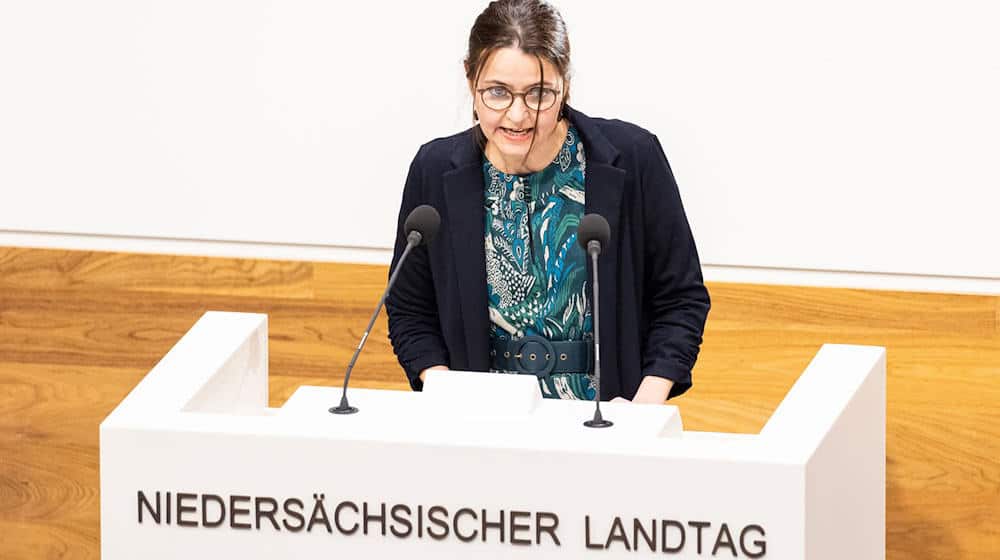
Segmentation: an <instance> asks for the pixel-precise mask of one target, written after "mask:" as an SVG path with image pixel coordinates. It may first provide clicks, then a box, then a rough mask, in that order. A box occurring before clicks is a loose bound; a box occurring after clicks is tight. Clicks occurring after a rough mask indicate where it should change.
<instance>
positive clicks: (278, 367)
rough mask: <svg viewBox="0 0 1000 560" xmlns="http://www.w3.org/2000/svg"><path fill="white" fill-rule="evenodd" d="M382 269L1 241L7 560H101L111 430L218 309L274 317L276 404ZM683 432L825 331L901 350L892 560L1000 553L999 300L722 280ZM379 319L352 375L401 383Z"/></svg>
mask: <svg viewBox="0 0 1000 560" xmlns="http://www.w3.org/2000/svg"><path fill="white" fill-rule="evenodd" d="M385 278H386V271H385V268H384V267H377V266H356V265H343V264H320V263H308V262H275V261H253V260H238V259H215V258H212V259H209V258H192V257H169V256H143V255H132V254H116V253H91V252H73V251H51V250H37V249H15V248H0V558H2V559H4V560H39V559H54V558H74V559H75V558H98V557H99V525H98V523H99V507H98V504H99V495H98V437H97V436H98V424H99V423H100V421H101V420H102V419H103V418H104V416H105V415H107V414H108V412H110V411H111V409H112V408H113V407H114V406H115V405H116V404H117V403H118V402H119V401H120V400H121V399H122V398H123V397H124V396H125V394H126V393H127V392H128V391H129V390H130V389H131V388H132V387H133V386H134V385H135V384H136V383H137V382H138V381H139V380H140V379H141V378H142V376H143V375H144V374H145V373H146V372H147V371H148V370H149V369H150V368H151V367H152V366H153V364H154V363H156V361H157V360H158V359H159V358H160V357H162V356H163V355H164V354H165V353H166V352H167V350H169V349H170V347H171V346H172V345H173V344H174V343H175V342H177V340H178V339H179V338H180V337H181V336H182V335H183V334H184V333H185V332H186V331H187V330H188V329H189V328H190V327H191V325H193V324H194V322H195V321H196V320H197V319H198V317H199V316H200V315H201V314H202V313H204V312H205V311H207V310H227V311H247V312H262V313H267V314H268V315H270V323H269V324H270V371H271V404H272V406H280V404H281V403H282V402H283V401H284V399H286V398H287V397H288V396H289V395H290V394H291V392H292V391H293V390H294V389H295V388H296V387H298V386H299V385H300V384H304V383H308V384H313V385H336V384H338V381H339V379H340V376H341V375H342V373H343V369H344V367H345V365H346V364H347V361H348V360H349V358H350V354H351V352H352V351H353V349H354V347H355V345H356V342H357V340H358V338H359V336H360V334H361V332H362V331H363V330H364V327H365V325H366V323H367V319H368V315H369V314H370V313H371V309H372V307H373V305H374V304H375V302H376V301H377V299H378V295H379V293H380V291H381V289H382V287H383V285H384V281H385ZM709 289H710V291H711V294H712V299H713V307H712V312H711V315H710V317H709V321H708V326H707V330H706V335H705V344H704V347H703V349H702V354H701V358H700V360H699V362H698V366H697V368H696V371H695V386H694V388H693V389H692V390H691V391H690V392H689V393H688V394H687V395H685V396H684V397H681V398H680V399H679V400H678V401H676V404H678V405H679V406H680V408H681V413H682V416H683V418H684V423H685V428H686V429H692V430H708V431H740V432H748V433H753V432H756V431H758V430H759V429H760V428H761V426H763V424H764V422H765V421H766V420H767V418H768V416H769V415H770V414H771V412H772V411H773V410H774V408H775V407H776V406H777V404H778V402H779V401H780V400H781V398H782V397H783V396H784V394H785V393H786V391H787V390H788V389H789V387H791V385H792V383H793V382H794V381H795V379H796V378H797V376H798V375H799V374H800V373H801V372H802V370H803V369H804V368H805V366H806V364H807V363H808V362H809V360H810V359H811V358H812V357H813V356H814V355H815V353H816V351H817V350H818V349H819V347H820V345H821V344H823V343H825V342H834V343H850V344H871V345H878V346H885V347H887V348H888V367H889V378H888V399H889V402H888V407H889V408H888V414H889V417H888V418H889V420H888V422H889V426H888V441H887V450H888V465H887V479H888V488H887V507H888V511H887V516H888V536H887V542H888V552H887V557H888V558H889V559H892V560H911V559H934V560H938V559H949V560H950V559H964V558H968V559H980V558H982V559H985V558H1000V297H989V296H958V295H933V294H914V293H898V292H880V291H867V290H844V289H820V288H796V287H774V286H753V285H737V284H712V285H710V286H709ZM385 334H386V328H385V321H384V318H383V319H382V320H381V321H380V322H379V323H378V328H377V332H376V333H375V334H374V335H373V336H372V338H371V339H370V341H369V343H368V346H367V348H366V353H365V354H363V356H362V357H361V359H360V360H359V362H358V365H357V368H356V370H355V379H356V381H357V384H358V386H367V387H381V388H397V389H405V388H406V384H405V382H404V380H403V375H402V373H401V372H400V370H399V368H398V366H397V364H396V362H395V359H394V357H393V355H392V352H391V349H390V347H389V344H388V341H387V340H386V336H385Z"/></svg>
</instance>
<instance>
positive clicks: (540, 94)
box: [476, 86, 559, 111]
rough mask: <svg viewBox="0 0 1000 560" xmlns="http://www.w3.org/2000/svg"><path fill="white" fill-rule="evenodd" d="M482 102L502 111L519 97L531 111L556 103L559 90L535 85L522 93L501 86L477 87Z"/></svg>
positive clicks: (549, 107) (543, 108) (549, 106)
mask: <svg viewBox="0 0 1000 560" xmlns="http://www.w3.org/2000/svg"><path fill="white" fill-rule="evenodd" d="M476 91H477V92H478V93H479V97H480V98H481V99H482V100H483V104H484V105H486V106H487V107H489V108H490V109H493V110H494V111H504V110H506V109H508V108H509V107H510V106H511V105H513V104H514V98H515V97H520V98H521V100H522V101H524V105H525V106H526V107H527V108H528V109H531V110H532V111H545V110H548V109H551V108H552V106H553V105H555V104H556V98H557V97H559V92H558V91H555V90H553V89H549V88H543V87H538V86H535V87H533V88H531V89H529V90H528V91H526V92H524V93H514V92H512V91H510V90H509V89H507V88H505V87H503V86H492V87H488V88H484V89H477V90H476Z"/></svg>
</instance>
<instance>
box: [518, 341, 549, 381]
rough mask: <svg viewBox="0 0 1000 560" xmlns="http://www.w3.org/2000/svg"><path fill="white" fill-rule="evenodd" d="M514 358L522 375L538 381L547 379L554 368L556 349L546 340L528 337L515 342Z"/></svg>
mask: <svg viewBox="0 0 1000 560" xmlns="http://www.w3.org/2000/svg"><path fill="white" fill-rule="evenodd" d="M514 358H516V359H517V365H518V367H519V369H520V370H521V371H522V372H523V373H529V374H532V375H534V376H535V377H538V378H539V379H542V378H545V377H548V376H549V374H551V373H552V370H553V369H555V367H556V349H555V347H553V346H552V343H551V342H549V341H548V339H546V338H543V337H541V336H537V335H529V336H526V337H523V338H521V339H519V340H517V341H516V342H515V346H514Z"/></svg>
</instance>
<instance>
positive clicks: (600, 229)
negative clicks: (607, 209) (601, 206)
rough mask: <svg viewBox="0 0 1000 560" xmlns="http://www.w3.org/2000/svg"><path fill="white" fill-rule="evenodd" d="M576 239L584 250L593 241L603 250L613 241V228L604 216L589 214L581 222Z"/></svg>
mask: <svg viewBox="0 0 1000 560" xmlns="http://www.w3.org/2000/svg"><path fill="white" fill-rule="evenodd" d="M576 239H577V241H579V242H580V245H582V246H583V248H584V249H586V248H587V245H589V244H590V242H591V241H597V242H598V243H600V244H601V248H602V249H603V248H605V247H607V246H608V242H609V241H611V226H610V225H608V221H607V220H605V219H604V216H602V215H600V214H587V215H586V216H584V217H583V218H582V219H581V220H580V225H579V227H578V228H577V230H576Z"/></svg>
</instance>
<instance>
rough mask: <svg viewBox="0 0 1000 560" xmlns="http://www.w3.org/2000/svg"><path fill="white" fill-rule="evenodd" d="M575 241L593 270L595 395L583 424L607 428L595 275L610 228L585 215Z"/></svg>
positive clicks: (596, 216) (600, 219) (601, 220)
mask: <svg viewBox="0 0 1000 560" xmlns="http://www.w3.org/2000/svg"><path fill="white" fill-rule="evenodd" d="M576 238H577V241H579V242H580V245H581V246H583V248H584V249H586V250H587V254H588V255H590V263H591V265H592V266H593V270H594V285H593V290H594V380H595V381H596V390H597V393H596V394H595V395H594V403H595V409H594V418H593V419H591V420H587V421H586V422H584V423H583V425H584V426H586V427H588V428H609V427H611V426H613V425H614V422H612V421H610V420H605V419H604V417H603V416H601V305H600V300H599V299H598V290H599V287H600V284H599V282H598V274H597V257H598V256H600V254H601V250H602V249H604V247H606V246H607V245H608V242H609V241H610V240H611V226H610V225H608V221H607V220H605V219H604V216H601V215H600V214H587V215H586V216H584V217H583V219H581V220H580V225H579V227H577V231H576Z"/></svg>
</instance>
